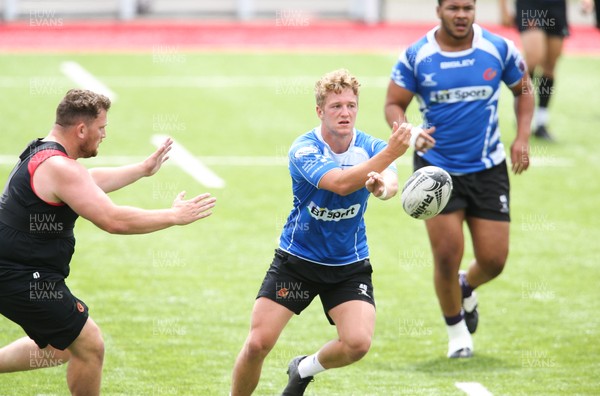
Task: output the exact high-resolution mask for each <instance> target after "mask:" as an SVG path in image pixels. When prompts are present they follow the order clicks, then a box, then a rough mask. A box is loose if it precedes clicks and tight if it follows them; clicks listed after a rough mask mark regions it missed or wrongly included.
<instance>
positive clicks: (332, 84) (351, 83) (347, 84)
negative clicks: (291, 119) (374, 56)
mask: <svg viewBox="0 0 600 396" xmlns="http://www.w3.org/2000/svg"><path fill="white" fill-rule="evenodd" d="M346 88H350V89H352V91H353V92H354V94H355V95H356V96H358V89H359V88H360V83H359V82H358V80H357V79H356V77H354V76H353V75H352V74H350V72H349V71H348V70H346V69H338V70H334V71H332V72H329V73H327V74H325V75H324V76H323V77H321V79H320V80H319V81H317V83H316V84H315V99H316V100H317V106H319V107H322V106H323V104H324V103H325V97H326V96H327V94H329V93H331V92H335V93H338V94H339V93H340V92H342V90H344V89H346Z"/></svg>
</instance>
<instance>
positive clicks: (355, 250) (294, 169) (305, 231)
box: [279, 127, 396, 265]
mask: <svg viewBox="0 0 600 396" xmlns="http://www.w3.org/2000/svg"><path fill="white" fill-rule="evenodd" d="M386 145H387V143H386V142H384V141H383V140H381V139H376V138H374V137H372V136H369V135H367V134H366V133H364V132H362V131H359V130H355V131H354V138H353V140H352V142H351V143H350V147H349V148H348V150H347V151H346V152H344V153H341V154H336V153H334V152H333V151H332V150H331V148H330V147H329V145H328V144H327V143H325V141H324V140H323V137H322V135H321V128H320V127H317V128H315V129H313V130H312V131H310V132H307V133H305V134H304V135H302V136H300V137H298V138H297V139H296V140H295V141H294V143H293V144H292V146H291V148H290V151H289V153H288V157H289V170H290V175H291V177H292V192H293V194H294V202H293V205H294V207H293V209H292V211H291V213H290V215H289V216H288V218H287V221H286V223H285V226H284V227H283V231H282V233H281V237H280V239H279V248H280V249H282V250H284V251H286V252H288V253H290V254H293V255H294V256H297V257H300V258H303V259H305V260H308V261H312V262H314V263H317V264H323V265H345V264H351V263H354V262H356V261H359V260H363V259H366V258H368V257H369V248H368V246H367V236H366V232H365V221H364V213H365V211H366V209H367V200H368V199H369V195H370V193H369V191H367V189H366V188H365V187H363V188H361V189H359V190H358V191H355V192H353V193H352V194H349V195H347V196H341V195H338V194H336V193H334V192H331V191H328V190H321V189H319V188H318V187H317V186H318V185H319V181H320V180H321V178H322V177H323V176H324V175H325V174H326V173H327V172H329V171H331V170H333V169H344V168H349V167H352V166H354V165H357V164H360V163H362V162H365V161H367V160H368V159H369V158H371V157H373V156H374V155H375V154H377V153H379V152H380V151H381V150H383V149H384V148H385V147H386ZM388 169H392V170H393V171H394V172H396V165H395V164H393V163H392V164H391V165H390V166H389V167H388Z"/></svg>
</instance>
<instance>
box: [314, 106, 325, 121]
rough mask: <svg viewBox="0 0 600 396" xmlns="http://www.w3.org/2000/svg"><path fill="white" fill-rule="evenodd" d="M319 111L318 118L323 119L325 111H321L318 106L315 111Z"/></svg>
mask: <svg viewBox="0 0 600 396" xmlns="http://www.w3.org/2000/svg"><path fill="white" fill-rule="evenodd" d="M315 110H316V111H317V117H319V119H321V120H322V119H323V109H321V108H320V107H319V106H318V105H317V107H316V109H315Z"/></svg>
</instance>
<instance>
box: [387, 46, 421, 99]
mask: <svg viewBox="0 0 600 396" xmlns="http://www.w3.org/2000/svg"><path fill="white" fill-rule="evenodd" d="M415 51H416V50H415V48H414V47H409V48H408V49H407V50H406V51H404V52H403V53H402V54H400V57H399V58H398V62H396V64H395V65H394V67H393V69H392V76H391V78H392V81H394V82H395V83H396V84H397V85H398V86H400V87H402V88H405V89H407V90H409V91H411V92H416V91H417V79H416V78H415V64H414V59H415V55H414V54H413V53H414V52H415ZM411 54H412V56H411ZM411 60H412V61H411Z"/></svg>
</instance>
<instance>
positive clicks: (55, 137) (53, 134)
mask: <svg viewBox="0 0 600 396" xmlns="http://www.w3.org/2000/svg"><path fill="white" fill-rule="evenodd" d="M63 135H64V133H63V132H62V131H59V130H57V128H56V127H55V128H53V129H52V130H51V131H50V133H48V135H47V136H46V137H45V138H44V141H45V142H56V143H58V144H60V145H61V146H63V147H64V149H65V150H66V151H67V155H68V156H69V157H70V158H73V159H77V157H76V156H75V154H76V151H77V150H75V149H74V147H71V145H70V144H69V142H68V139H65V137H64V136H63Z"/></svg>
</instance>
